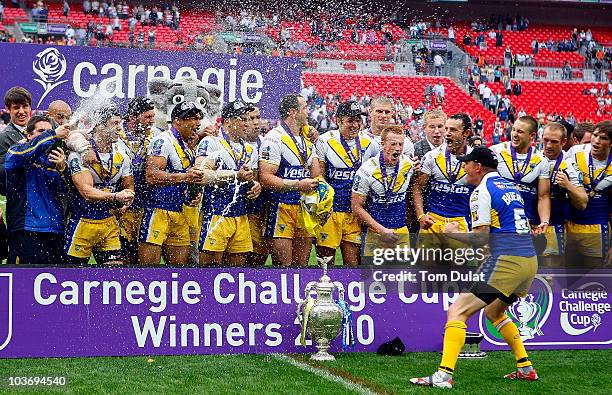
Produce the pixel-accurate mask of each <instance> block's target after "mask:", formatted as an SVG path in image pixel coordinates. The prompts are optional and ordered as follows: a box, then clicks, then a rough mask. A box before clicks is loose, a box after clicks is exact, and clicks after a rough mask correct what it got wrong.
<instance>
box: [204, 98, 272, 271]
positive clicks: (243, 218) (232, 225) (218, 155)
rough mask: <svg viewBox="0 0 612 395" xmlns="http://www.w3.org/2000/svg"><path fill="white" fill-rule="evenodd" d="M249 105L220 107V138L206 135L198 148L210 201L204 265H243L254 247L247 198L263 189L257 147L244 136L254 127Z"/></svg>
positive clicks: (207, 206) (206, 212) (206, 223)
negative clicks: (251, 126) (222, 263)
mask: <svg viewBox="0 0 612 395" xmlns="http://www.w3.org/2000/svg"><path fill="white" fill-rule="evenodd" d="M248 113H249V109H248V107H247V106H246V105H245V104H244V103H243V102H242V101H239V100H237V101H234V102H229V103H227V104H226V105H225V106H224V107H223V110H222V111H221V120H222V126H221V133H220V136H219V137H216V136H206V137H204V139H202V142H201V143H200V144H199V145H198V148H197V151H196V152H197V153H196V155H197V159H196V167H198V168H200V169H202V172H203V175H204V184H205V185H207V187H206V188H205V194H206V195H207V202H206V204H205V206H204V207H203V209H202V211H203V214H204V218H205V219H204V220H203V221H202V230H201V233H200V245H199V248H200V264H203V265H207V264H211V263H215V264H220V263H221V262H222V261H223V262H224V263H228V264H230V265H244V264H245V262H246V253H248V252H251V251H253V242H252V240H251V232H250V228H249V220H248V218H247V200H248V199H254V198H256V197H257V196H258V195H259V193H260V192H261V186H260V185H259V182H257V166H258V156H257V149H256V148H255V147H254V146H253V145H251V144H249V143H247V142H245V141H244V137H245V136H246V132H247V129H248V128H249V127H250V123H251V120H250V119H249V115H248Z"/></svg>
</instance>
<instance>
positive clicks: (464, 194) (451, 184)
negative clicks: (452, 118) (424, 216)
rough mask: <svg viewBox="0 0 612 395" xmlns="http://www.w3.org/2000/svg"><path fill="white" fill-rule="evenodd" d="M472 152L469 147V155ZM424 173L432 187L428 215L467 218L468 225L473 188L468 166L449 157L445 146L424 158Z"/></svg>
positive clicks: (452, 156) (455, 158)
mask: <svg viewBox="0 0 612 395" xmlns="http://www.w3.org/2000/svg"><path fill="white" fill-rule="evenodd" d="M471 151H472V149H471V148H470V147H468V148H467V152H466V153H469V152H471ZM421 171H422V172H423V173H425V174H427V175H428V176H429V185H430V189H429V193H428V194H427V201H426V202H425V203H426V204H425V211H426V212H432V213H434V214H438V215H440V216H442V217H446V218H451V217H465V218H466V220H467V221H468V223H469V217H470V212H469V207H470V204H469V201H470V194H471V193H472V191H473V190H474V187H473V186H472V185H469V184H468V183H467V182H466V177H465V163H464V162H461V161H459V160H458V159H457V157H456V156H455V155H453V154H451V153H450V152H448V153H447V147H446V144H444V145H442V146H440V147H437V148H435V149H433V150H432V151H429V152H428V153H426V154H425V155H424V156H423V159H422V161H421Z"/></svg>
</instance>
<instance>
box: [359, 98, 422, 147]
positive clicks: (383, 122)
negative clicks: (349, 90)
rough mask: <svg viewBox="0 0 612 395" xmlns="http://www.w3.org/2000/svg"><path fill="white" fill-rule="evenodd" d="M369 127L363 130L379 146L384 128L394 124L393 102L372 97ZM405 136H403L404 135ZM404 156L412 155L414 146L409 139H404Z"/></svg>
mask: <svg viewBox="0 0 612 395" xmlns="http://www.w3.org/2000/svg"><path fill="white" fill-rule="evenodd" d="M369 115H370V127H368V128H367V129H365V130H364V132H365V133H366V134H368V135H369V136H370V137H371V138H373V139H374V140H375V141H376V142H377V143H378V145H379V146H382V144H381V134H382V130H383V128H384V127H385V126H388V125H393V124H394V123H395V118H394V116H395V106H394V105H393V100H392V99H389V98H388V97H384V96H374V97H373V98H372V100H371V101H370V113H369ZM404 136H405V135H404ZM403 153H404V154H405V155H408V156H411V155H414V144H413V143H412V140H410V137H408V136H405V138H404V152H403Z"/></svg>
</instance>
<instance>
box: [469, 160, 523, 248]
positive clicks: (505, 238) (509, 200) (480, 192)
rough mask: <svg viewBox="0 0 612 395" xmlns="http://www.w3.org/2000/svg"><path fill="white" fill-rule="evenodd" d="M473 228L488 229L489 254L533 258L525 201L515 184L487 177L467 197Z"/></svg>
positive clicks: (490, 174) (491, 174)
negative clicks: (486, 227) (484, 227)
mask: <svg viewBox="0 0 612 395" xmlns="http://www.w3.org/2000/svg"><path fill="white" fill-rule="evenodd" d="M470 211H471V213H472V214H471V216H472V228H477V227H479V226H484V225H488V226H490V233H491V236H490V239H489V245H490V247H491V255H492V256H499V255H514V256H534V255H535V249H534V247H533V241H532V239H531V226H530V224H529V219H528V218H527V215H526V213H525V202H524V200H523V196H522V195H521V193H520V192H519V190H518V189H517V187H516V184H515V183H514V182H512V181H510V180H507V179H506V178H505V177H501V176H500V175H499V173H497V172H492V173H489V174H487V175H486V176H485V177H484V178H483V179H482V181H481V182H480V184H479V185H478V186H477V187H476V189H474V191H473V192H472V195H471V197H470Z"/></svg>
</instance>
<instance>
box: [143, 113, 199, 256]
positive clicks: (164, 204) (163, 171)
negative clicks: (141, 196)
mask: <svg viewBox="0 0 612 395" xmlns="http://www.w3.org/2000/svg"><path fill="white" fill-rule="evenodd" d="M203 116H204V114H203V113H202V110H200V109H199V108H198V107H197V106H196V105H195V103H193V102H183V103H181V104H178V105H177V106H176V107H174V109H173V110H172V113H171V115H170V117H171V120H172V126H171V128H170V130H167V131H165V132H162V133H159V134H158V135H156V136H155V137H154V138H153V140H152V141H151V144H150V146H149V152H148V156H147V160H146V165H145V179H146V182H147V184H148V185H149V187H150V190H151V196H150V199H148V201H147V202H145V204H144V211H143V217H142V222H141V226H140V235H139V242H140V243H139V246H138V256H139V261H140V263H141V264H145V265H146V264H148V265H155V264H159V262H160V259H161V256H162V253H163V255H164V260H165V261H166V262H167V263H169V264H186V263H188V262H189V245H190V235H189V221H188V220H187V218H185V215H184V213H183V206H184V204H185V203H186V202H189V200H192V199H190V198H189V196H188V193H187V186H188V185H193V184H201V183H202V172H201V171H200V170H198V169H197V168H195V167H194V166H193V165H194V161H195V155H194V152H193V150H192V149H191V148H190V147H189V144H188V141H189V139H190V138H191V137H192V136H193V134H195V133H197V131H198V129H199V127H200V121H201V119H202V117H203Z"/></svg>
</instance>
